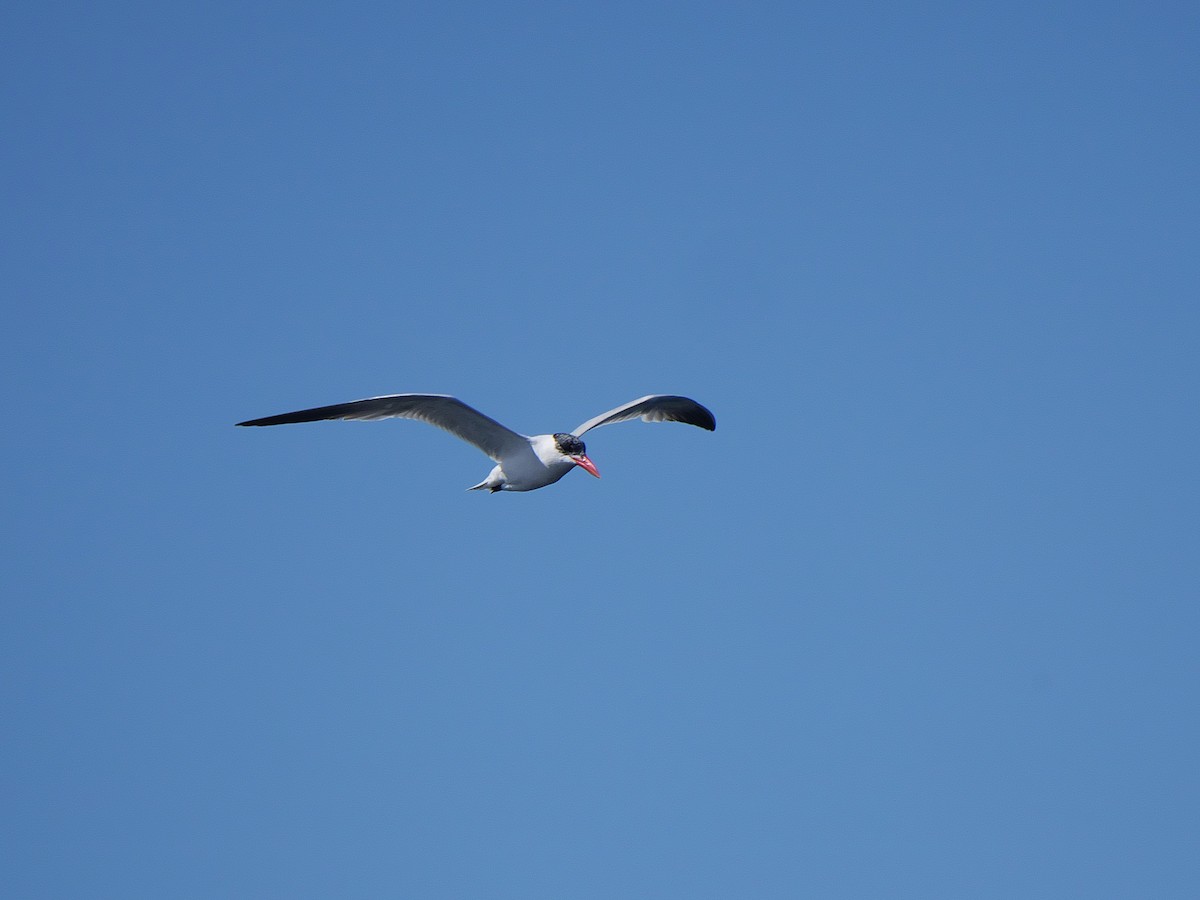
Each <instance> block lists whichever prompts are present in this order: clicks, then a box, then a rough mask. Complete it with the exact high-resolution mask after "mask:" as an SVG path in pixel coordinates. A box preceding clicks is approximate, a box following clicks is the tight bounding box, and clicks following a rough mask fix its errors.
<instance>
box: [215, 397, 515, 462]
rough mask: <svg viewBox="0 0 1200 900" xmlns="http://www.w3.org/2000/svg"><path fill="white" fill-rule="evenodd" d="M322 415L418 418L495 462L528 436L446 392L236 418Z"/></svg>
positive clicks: (278, 421)
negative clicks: (477, 449)
mask: <svg viewBox="0 0 1200 900" xmlns="http://www.w3.org/2000/svg"><path fill="white" fill-rule="evenodd" d="M326 419H361V420H371V419H418V420H419V421H422V422H428V423H429V424H430V425H436V426H437V427H438V428H442V429H445V430H446V431H448V432H450V433H451V434H452V435H454V436H455V437H458V438H462V439H463V440H464V441H466V442H467V443H469V444H474V445H475V446H476V447H478V448H479V449H480V450H482V451H483V452H484V453H486V454H487V455H488V456H490V457H491V458H492V459H494V460H495V461H496V462H500V461H501V460H502V459H504V457H506V456H508V455H510V454H512V453H515V452H519V451H520V450H522V449H528V447H529V439H528V438H526V437H525V436H524V435H520V434H517V433H516V432H515V431H510V430H509V429H507V428H505V427H504V426H503V425H501V424H500V423H499V422H497V421H496V420H495V419H490V418H488V417H487V416H485V415H484V414H483V413H481V412H480V411H479V410H477V409H472V408H471V407H469V406H467V404H465V403H463V402H462V401H461V400H458V399H457V398H455V397H450V396H448V395H446V394H389V395H387V396H385V397H369V398H367V399H366V400H352V401H350V402H349V403H335V404H334V405H333V406H318V407H316V408H315V409H302V410H299V411H297V412H290V413H283V414H282V415H278V416H267V417H266V418H264V419H251V420H250V421H248V422H238V425H292V424H295V423H297V422H321V421H324V420H326Z"/></svg>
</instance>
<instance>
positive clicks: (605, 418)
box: [572, 394, 717, 437]
mask: <svg viewBox="0 0 1200 900" xmlns="http://www.w3.org/2000/svg"><path fill="white" fill-rule="evenodd" d="M630 419H641V420H642V421H643V422H682V423H683V424H685V425H695V426H696V427H697V428H704V429H707V430H708V431H716V430H717V420H716V419H715V418H714V417H713V414H712V413H711V412H709V411H708V410H707V409H705V408H704V407H703V406H701V405H700V404H699V403H697V402H696V401H695V400H690V399H688V398H687V397H676V396H674V395H672V394H650V395H649V396H648V397H642V398H641V399H640V400H633V401H631V402H629V403H626V404H625V405H624V406H618V407H617V408H616V409H610V410H609V411H608V412H606V413H601V414H600V415H598V416H596V418H594V419H588V420H587V421H586V422H584V423H583V424H582V425H580V426H579V427H578V428H576V429H575V431H573V432H572V434H574V435H575V436H576V437H581V436H582V435H583V433H584V432H585V431H590V430H591V429H593V428H598V427H599V426H601V425H612V424H613V423H615V422H628V421H629V420H630Z"/></svg>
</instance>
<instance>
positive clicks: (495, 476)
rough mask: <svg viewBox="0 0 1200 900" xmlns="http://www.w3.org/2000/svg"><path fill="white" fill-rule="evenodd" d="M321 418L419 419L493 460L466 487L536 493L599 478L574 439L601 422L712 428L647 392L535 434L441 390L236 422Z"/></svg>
mask: <svg viewBox="0 0 1200 900" xmlns="http://www.w3.org/2000/svg"><path fill="white" fill-rule="evenodd" d="M326 419H362V420H369V419H419V420H420V421H422V422H428V423H429V424H430V425H436V426H437V427H438V428H442V429H445V430H446V431H448V432H450V433H451V434H452V435H454V436H455V437H458V438H462V439H463V440H464V441H466V442H467V443H468V444H474V445H475V446H476V447H478V448H479V449H480V450H482V451H483V452H484V453H486V454H487V455H488V456H490V457H491V458H492V459H493V460H495V462H496V467H495V468H494V469H492V471H491V473H490V474H489V475H488V477H487V478H485V479H484V480H483V481H481V482H479V484H476V485H473V486H471V487H469V488H467V490H469V491H479V490H485V489H486V490H488V491H491V492H492V493H493V494H494V493H495V492H496V491H536V490H537V489H538V488H542V487H545V486H546V485H548V484H554V482H556V481H558V480H559V479H560V478H562V477H563V476H564V475H566V474H567V473H568V472H570V471H571V470H572V469H574V468H575V467H576V466H578V467H579V468H581V469H583V470H585V471H587V472H589V473H591V474H592V475H595V476H596V477H597V478H599V477H600V472H599V471H598V470H597V469H596V465H595V463H593V462H592V461H591V460H590V459H588V456H587V448H586V447H585V446H584V445H583V441H581V440H580V438H581V437H583V435H584V434H585V433H586V432H588V431H591V430H592V429H593V428H598V427H600V426H601V425H612V424H614V423H616V422H628V421H630V420H631V419H641V420H642V421H643V422H682V423H683V424H685V425H695V426H696V427H697V428H704V429H706V430H708V431H715V430H716V428H717V420H716V419H715V418H713V414H712V413H711V412H709V411H708V410H707V409H705V408H704V407H703V406H701V405H700V404H699V403H697V402H696V401H695V400H689V399H688V398H687V397H676V396H674V395H671V394H650V395H649V396H646V397H642V398H641V399H639V400H633V401H630V402H629V403H626V404H624V405H623V406H618V407H617V408H616V409H610V410H609V411H608V412H605V413H601V414H600V415H598V416H596V417H595V418H593V419H588V420H587V421H586V422H584V423H583V424H582V425H580V426H579V427H578V428H576V429H575V430H574V431H571V432H558V433H556V434H535V435H533V436H532V437H528V436H526V435H523V434H518V433H517V432H515V431H510V430H509V429H507V428H505V427H504V426H503V425H501V424H500V423H499V422H497V421H496V420H495V419H490V418H488V417H487V416H485V415H484V414H483V413H481V412H479V410H477V409H472V408H471V407H469V406H467V404H465V403H463V402H462V401H461V400H459V399H457V398H455V397H451V396H448V395H446V394H389V395H387V396H384V397H369V398H367V399H366V400H352V401H350V402H349V403H335V404H334V405H333V406H318V407H316V408H315V409H302V410H299V411H297V412H290V413H283V414H281V415H278V416H267V417H265V418H262V419H250V420H249V421H247V422H238V423H237V424H238V425H291V424H294V423H297V422H320V421H324V420H326Z"/></svg>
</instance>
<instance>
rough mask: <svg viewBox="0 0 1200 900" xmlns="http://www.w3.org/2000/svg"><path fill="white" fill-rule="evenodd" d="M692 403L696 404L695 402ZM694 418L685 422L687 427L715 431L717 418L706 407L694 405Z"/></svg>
mask: <svg viewBox="0 0 1200 900" xmlns="http://www.w3.org/2000/svg"><path fill="white" fill-rule="evenodd" d="M692 403H696V401H695V400H693V401H692ZM693 412H694V413H695V416H694V417H693V418H690V419H686V420H685V421H686V422H687V424H689V425H695V426H696V427H697V428H703V429H704V430H705V431H716V430H717V417H716V416H714V415H713V414H712V412H711V411H710V410H709V409H708V407H706V406H701V405H700V404H699V403H696V408H695V410H693Z"/></svg>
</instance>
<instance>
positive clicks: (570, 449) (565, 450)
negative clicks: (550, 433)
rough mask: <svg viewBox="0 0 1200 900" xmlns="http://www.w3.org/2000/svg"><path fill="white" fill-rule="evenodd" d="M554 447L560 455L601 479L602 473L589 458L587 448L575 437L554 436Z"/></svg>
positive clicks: (571, 435)
mask: <svg viewBox="0 0 1200 900" xmlns="http://www.w3.org/2000/svg"><path fill="white" fill-rule="evenodd" d="M554 446H555V447H557V448H558V452H559V453H561V454H562V455H563V456H565V457H566V458H567V459H569V460H570V461H571V462H573V463H575V465H577V466H579V468H581V469H584V470H586V471H588V472H590V473H591V474H592V475H595V476H596V477H597V478H599V477H600V472H599V471H598V470H597V469H596V464H595V463H593V462H592V461H591V460H590V459H588V458H587V447H585V446H584V445H583V441H581V440H580V439H579V438H577V437H575V435H573V434H561V433H560V434H556V435H554Z"/></svg>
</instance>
